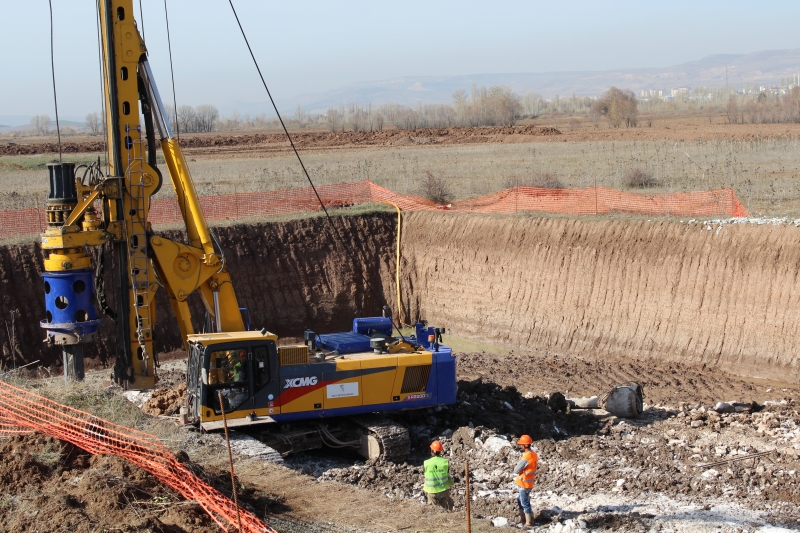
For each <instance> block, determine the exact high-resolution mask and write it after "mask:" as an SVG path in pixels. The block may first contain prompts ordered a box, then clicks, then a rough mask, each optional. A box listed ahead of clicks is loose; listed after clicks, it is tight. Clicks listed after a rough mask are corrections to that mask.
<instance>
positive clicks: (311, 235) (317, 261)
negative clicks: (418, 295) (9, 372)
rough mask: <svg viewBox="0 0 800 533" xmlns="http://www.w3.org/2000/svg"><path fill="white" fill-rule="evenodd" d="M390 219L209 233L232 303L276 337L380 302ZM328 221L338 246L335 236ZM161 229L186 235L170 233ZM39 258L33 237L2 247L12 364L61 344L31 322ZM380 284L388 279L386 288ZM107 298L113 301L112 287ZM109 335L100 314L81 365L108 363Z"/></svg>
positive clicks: (167, 328)
mask: <svg viewBox="0 0 800 533" xmlns="http://www.w3.org/2000/svg"><path fill="white" fill-rule="evenodd" d="M331 224H333V226H331ZM395 226H396V216H395V215H391V214H388V213H376V214H372V215H368V216H363V217H334V218H333V219H332V221H331V222H327V221H326V220H325V219H323V218H309V219H304V220H296V221H292V222H282V223H272V224H268V223H267V224H264V223H262V224H253V225H241V226H230V227H220V228H217V229H216V230H215V231H216V232H217V234H218V235H219V238H220V242H221V244H222V247H223V249H224V250H225V253H226V254H227V257H228V259H229V260H228V263H227V264H228V268H229V270H230V272H231V276H232V278H233V279H234V283H235V284H236V293H237V297H238V299H239V304H240V306H242V307H247V308H248V309H249V310H250V316H251V324H252V327H253V328H254V329H260V328H262V327H267V328H268V329H269V330H270V331H272V332H274V333H277V334H278V335H280V336H301V333H302V331H303V330H304V329H305V328H306V327H313V328H315V330H316V331H319V332H320V333H325V332H329V331H337V330H338V331H342V330H347V329H349V328H350V327H351V325H352V318H353V317H354V316H375V315H379V314H380V312H381V305H382V304H383V302H382V301H379V299H381V300H382V298H381V296H382V295H383V294H385V293H386V292H392V290H391V286H393V281H392V280H393V278H392V274H393V264H394V262H393V256H392V253H391V251H392V250H394V231H395V229H394V228H395ZM333 228H335V231H338V233H339V236H340V238H341V239H342V242H344V243H345V245H346V248H343V247H342V246H340V245H338V244H336V243H335V241H334V240H333V239H334V237H333V233H332V232H333V231H334V229H333ZM162 235H164V236H165V237H166V238H171V239H177V240H180V241H184V240H185V239H184V238H183V236H182V234H181V233H179V232H175V231H172V232H163V233H162ZM109 250H110V249H109ZM106 257H107V258H108V260H107V261H106V269H105V271H106V287H107V288H108V290H109V291H111V289H110V288H111V287H114V283H113V280H112V279H111V273H112V272H113V271H114V268H113V265H112V261H111V257H110V253H109V254H108V255H107V256H106ZM42 261H43V257H42V252H41V247H40V244H39V243H26V244H20V245H7V246H0V308H2V309H3V310H4V312H3V316H2V317H0V318H2V319H6V320H7V319H8V317H9V315H8V314H7V313H8V312H11V311H12V310H14V309H16V310H19V312H20V318H18V319H17V320H16V321H15V329H16V339H17V343H18V346H19V347H20V350H21V352H22V353H23V354H24V358H20V357H17V360H16V365H18V366H19V365H22V364H25V363H29V362H33V361H36V360H41V362H42V364H43V365H44V366H51V365H54V367H59V366H60V364H61V363H60V357H61V355H60V350H59V349H58V348H47V347H46V346H45V345H44V343H42V339H43V338H44V333H43V331H42V330H41V328H40V327H39V321H40V320H41V319H42V317H44V314H45V310H44V296H43V295H44V292H43V291H44V288H43V282H42V278H41V272H42V269H43V263H42ZM365 280H367V281H368V283H369V285H370V286H371V287H372V288H373V290H374V291H375V294H374V295H373V294H372V293H371V292H370V290H369V289H368V287H367V283H366V282H365ZM384 283H391V284H392V285H391V286H389V288H385V287H384ZM108 296H109V300H110V301H112V302H113V294H112V293H111V292H109V294H108ZM190 304H191V308H192V312H193V317H194V320H195V328H196V330H198V331H199V328H200V326H201V324H202V321H203V318H204V310H203V308H202V303H201V302H200V300H199V298H195V297H191V298H190ZM112 305H113V304H112ZM156 307H157V309H158V317H159V319H158V324H157V325H156V327H155V329H154V342H155V344H156V349H157V350H158V351H160V352H169V351H171V350H174V349H176V348H180V347H181V346H182V343H181V339H180V332H179V331H178V329H177V328H176V327H175V322H174V318H173V317H172V312H171V309H170V306H169V303H168V300H167V298H166V296H165V294H164V292H163V291H159V292H158V293H157V294H156ZM9 333H10V323H9V326H8V329H7V328H5V327H0V346H3V347H4V348H3V357H2V359H0V363H2V365H3V366H5V367H10V366H11V365H12V358H11V353H12V352H11V350H10V341H9V337H10V335H9ZM115 335H116V330H115V327H114V325H113V323H112V322H111V321H110V320H108V319H106V320H105V321H104V322H103V324H102V326H101V328H100V335H99V337H100V339H99V342H96V343H93V344H89V345H87V346H86V354H87V360H86V363H87V368H96V367H100V366H107V365H109V364H111V362H113V358H114V354H115V345H114V338H115ZM21 359H22V360H21ZM55 371H56V372H57V371H58V370H55Z"/></svg>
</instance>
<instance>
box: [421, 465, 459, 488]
mask: <svg viewBox="0 0 800 533" xmlns="http://www.w3.org/2000/svg"><path fill="white" fill-rule="evenodd" d="M424 465H425V487H424V489H423V490H424V491H425V492H430V493H432V494H436V493H437V492H444V491H446V490H447V489H449V488H450V487H452V486H453V478H451V477H450V461H448V460H447V459H445V458H444V457H439V456H434V457H431V458H430V459H428V460H427V461H425V463H424Z"/></svg>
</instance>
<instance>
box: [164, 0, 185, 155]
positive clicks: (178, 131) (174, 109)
mask: <svg viewBox="0 0 800 533" xmlns="http://www.w3.org/2000/svg"><path fill="white" fill-rule="evenodd" d="M164 19H166V21H167V49H168V50H169V73H170V76H172V112H173V113H174V114H175V136H176V137H177V138H178V142H180V141H181V128H180V124H178V100H177V99H176V98H175V70H174V69H173V68H172V41H171V40H170V38H169V14H168V13H167V0H164Z"/></svg>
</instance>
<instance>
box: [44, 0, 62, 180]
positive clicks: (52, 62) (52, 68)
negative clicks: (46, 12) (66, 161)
mask: <svg viewBox="0 0 800 533" xmlns="http://www.w3.org/2000/svg"><path fill="white" fill-rule="evenodd" d="M48 4H50V72H51V73H52V74H53V103H54V104H55V107H56V133H58V162H59V164H61V163H62V161H61V127H60V126H59V124H58V97H57V96H56V62H55V57H54V56H55V54H54V53H53V0H48ZM45 127H46V126H45Z"/></svg>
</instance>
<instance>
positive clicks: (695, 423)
mask: <svg viewBox="0 0 800 533" xmlns="http://www.w3.org/2000/svg"><path fill="white" fill-rule="evenodd" d="M705 424H706V423H705V422H704V421H702V420H693V421H692V423H691V426H692V427H693V428H699V427H701V426H704V425H705Z"/></svg>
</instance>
